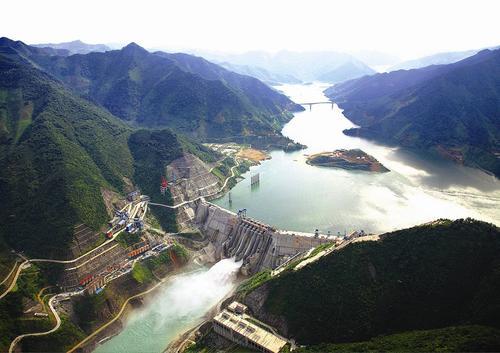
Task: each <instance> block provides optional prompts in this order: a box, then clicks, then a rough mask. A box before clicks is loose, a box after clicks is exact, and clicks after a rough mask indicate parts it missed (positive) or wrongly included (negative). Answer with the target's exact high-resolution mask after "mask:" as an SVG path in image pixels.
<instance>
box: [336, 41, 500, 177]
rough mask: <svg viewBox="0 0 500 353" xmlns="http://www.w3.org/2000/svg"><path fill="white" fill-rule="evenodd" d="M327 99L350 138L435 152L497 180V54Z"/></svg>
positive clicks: (341, 89) (393, 77)
mask: <svg viewBox="0 0 500 353" xmlns="http://www.w3.org/2000/svg"><path fill="white" fill-rule="evenodd" d="M326 94H327V96H328V97H329V98H331V99H332V100H334V101H335V102H337V103H338V104H339V106H340V107H341V108H343V109H344V114H345V115H346V117H347V118H349V119H350V120H352V121H353V122H354V123H356V124H357V125H359V126H360V128H359V129H350V130H347V131H346V133H347V134H349V135H356V136H361V137H366V138H372V139H375V140H378V141H381V142H384V143H389V144H396V145H401V146H404V147H409V148H414V149H417V150H422V151H433V152H437V153H439V154H441V155H444V156H446V157H447V158H451V159H453V160H456V161H457V162H459V163H465V164H467V165H471V166H475V167H479V168H482V169H485V170H487V171H490V172H491V173H493V174H495V175H496V176H497V177H498V176H500V157H499V156H500V50H494V51H491V50H484V51H481V52H480V53H478V54H476V55H474V56H472V57H470V58H467V59H465V60H462V61H459V62H457V63H454V64H450V65H437V66H429V67H426V68H422V69H415V70H409V71H404V70H401V71H394V72H390V73H384V74H377V75H373V76H368V77H362V78H360V79H357V80H352V81H347V82H345V83H342V84H339V85H336V86H333V87H331V88H329V89H327V90H326Z"/></svg>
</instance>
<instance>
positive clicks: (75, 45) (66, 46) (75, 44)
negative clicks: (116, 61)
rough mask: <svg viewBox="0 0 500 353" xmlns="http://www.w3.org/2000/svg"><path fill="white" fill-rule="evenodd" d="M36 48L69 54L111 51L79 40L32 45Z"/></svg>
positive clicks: (99, 45) (102, 46)
mask: <svg viewBox="0 0 500 353" xmlns="http://www.w3.org/2000/svg"><path fill="white" fill-rule="evenodd" d="M32 46H34V47H38V48H47V47H48V48H54V49H62V50H67V51H68V53H69V54H88V53H92V52H105V51H109V50H111V48H109V47H108V46H106V45H104V44H87V43H84V42H82V41H81V40H74V41H72V42H64V43H46V44H32Z"/></svg>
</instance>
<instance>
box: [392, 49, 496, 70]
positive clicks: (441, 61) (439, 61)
mask: <svg viewBox="0 0 500 353" xmlns="http://www.w3.org/2000/svg"><path fill="white" fill-rule="evenodd" d="M489 49H492V50H494V49H498V47H492V48H489ZM481 50H482V49H476V50H465V51H455V52H445V53H437V54H433V55H429V56H424V57H421V58H418V59H413V60H408V61H403V62H401V63H398V64H396V65H394V66H391V67H390V68H388V69H387V71H396V70H410V69H418V68H421V67H426V66H430V65H446V64H453V63H455V62H457V61H460V60H463V59H465V58H468V57H470V56H472V55H475V54H477V53H478V52H479V51H481Z"/></svg>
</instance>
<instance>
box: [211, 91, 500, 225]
mask: <svg viewBox="0 0 500 353" xmlns="http://www.w3.org/2000/svg"><path fill="white" fill-rule="evenodd" d="M325 88H326V86H323V85H321V84H313V85H285V86H280V87H279V89H280V90H282V91H283V92H284V93H285V94H286V95H288V96H290V97H291V98H292V100H294V101H295V102H314V101H325V100H327V98H326V97H325V96H324V95H323V93H322V91H323V89H325ZM354 126H355V125H354V124H352V123H351V122H350V121H349V120H347V119H346V118H345V117H344V115H343V114H342V110H341V109H339V108H338V107H337V106H335V107H334V109H332V107H331V106H329V105H317V106H313V108H312V110H311V111H309V109H308V110H307V111H305V112H301V113H297V114H295V117H294V118H293V119H292V120H291V121H290V122H289V123H288V124H287V125H286V126H285V127H284V129H283V134H284V135H285V136H288V137H290V138H291V139H293V140H295V141H298V142H300V143H302V144H305V145H307V146H308V148H307V149H306V150H302V151H298V152H293V153H285V152H281V151H275V152H272V153H271V156H272V159H271V160H268V161H265V162H263V163H262V164H261V165H259V166H256V167H252V168H251V170H250V171H249V172H247V173H246V174H245V175H244V177H245V178H246V179H245V180H244V181H242V182H240V183H239V184H238V185H237V186H236V187H235V188H234V189H233V190H232V191H231V196H232V201H233V202H232V205H229V202H228V195H226V196H224V197H223V198H221V199H219V200H216V201H215V203H216V204H218V205H220V206H223V207H225V208H227V209H231V210H233V211H235V210H238V209H240V208H246V209H247V214H248V215H249V216H251V217H254V218H257V219H260V220H263V221H264V222H266V223H269V224H272V225H274V226H277V227H279V228H282V229H290V230H297V231H305V232H312V231H313V230H314V229H316V228H318V229H320V230H321V231H323V232H326V231H332V232H333V233H334V234H336V233H337V232H344V231H349V230H354V229H364V230H365V231H369V232H383V231H388V230H392V229H396V228H401V227H408V226H412V225H415V224H419V223H423V222H427V221H430V220H434V219H436V218H441V217H445V218H452V219H454V218H461V217H474V218H478V219H482V220H485V221H489V222H493V223H496V224H499V223H500V182H499V181H498V180H496V179H495V178H494V177H492V176H490V175H488V174H486V173H483V172H481V171H479V170H475V169H472V168H467V167H463V166H459V165H456V164H453V163H451V162H449V161H445V160H440V159H429V158H423V157H420V156H417V155H415V154H412V153H409V152H404V151H401V150H400V149H397V148H389V147H385V146H381V145H377V144H375V143H372V142H370V141H367V140H363V139H360V138H355V137H349V136H345V135H344V134H343V133H342V131H343V130H344V129H347V128H350V127H354ZM338 148H360V149H362V150H364V151H365V152H367V153H368V154H371V155H373V156H374V157H375V158H377V159H378V160H379V161H381V162H382V163H383V164H384V165H385V166H386V167H387V168H389V169H390V170H391V171H390V172H389V173H383V174H375V173H370V172H364V171H347V170H342V169H334V168H325V167H316V166H310V165H307V164H306V162H305V161H306V155H308V154H312V153H317V152H323V151H332V150H334V149H338ZM255 173H260V184H259V186H258V187H254V188H251V187H250V175H251V174H255Z"/></svg>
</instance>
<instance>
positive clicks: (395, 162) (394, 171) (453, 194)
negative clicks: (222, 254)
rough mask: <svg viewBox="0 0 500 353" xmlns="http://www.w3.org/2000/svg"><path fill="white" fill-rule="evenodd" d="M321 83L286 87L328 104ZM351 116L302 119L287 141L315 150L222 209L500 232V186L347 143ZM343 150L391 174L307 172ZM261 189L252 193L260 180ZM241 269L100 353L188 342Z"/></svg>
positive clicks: (306, 219) (186, 284)
mask: <svg viewBox="0 0 500 353" xmlns="http://www.w3.org/2000/svg"><path fill="white" fill-rule="evenodd" d="M324 88H326V86H323V85H321V84H312V85H286V86H280V87H279V89H280V90H282V91H283V92H284V93H285V94H287V95H288V96H290V97H291V98H292V100H294V101H295V102H309V101H310V102H313V101H325V100H326V98H325V96H324V95H323V93H322V90H323V89H324ZM353 126H354V125H353V124H352V123H351V122H350V121H349V120H347V119H346V118H345V117H344V115H343V114H342V111H341V110H340V109H339V108H338V107H337V106H334V108H333V109H332V107H331V105H316V106H314V107H313V108H312V110H311V111H309V110H306V111H304V112H301V113H297V114H295V117H294V118H293V119H292V120H291V121H290V122H289V123H288V124H287V125H286V126H285V127H284V129H283V134H284V135H286V136H288V137H290V138H291V139H293V140H295V141H297V142H300V143H302V144H305V145H307V146H308V148H307V149H305V150H301V151H297V152H293V153H285V152H281V151H274V152H271V157H272V159H270V160H267V161H264V162H263V163H262V164H261V165H259V166H254V167H252V168H251V169H250V171H248V172H247V173H246V174H244V177H245V179H244V180H243V181H241V182H240V183H238V184H237V185H236V186H235V187H234V188H233V189H232V190H231V196H232V204H231V205H229V200H228V196H227V195H225V196H224V197H222V198H220V199H218V200H216V201H214V202H215V203H216V204H218V205H220V206H222V207H225V208H227V209H231V210H233V211H236V210H238V209H241V208H246V209H247V215H249V216H251V217H254V218H256V219H258V220H261V221H263V222H266V223H268V224H271V225H273V226H277V227H279V228H282V229H289V230H297V231H305V232H313V231H314V230H315V229H316V228H317V229H319V230H320V231H321V232H325V233H326V232H327V231H331V232H332V233H333V234H337V232H341V233H343V232H345V231H349V230H354V229H363V230H365V231H367V232H383V231H389V230H392V229H396V228H401V227H409V226H412V225H415V224H419V223H423V222H427V221H430V220H434V219H436V218H440V217H441V218H443V217H446V218H459V217H474V218H478V219H482V220H486V221H489V222H494V223H497V224H498V223H499V221H500V214H499V207H498V205H499V204H500V182H499V181H498V180H496V179H495V178H494V177H492V176H490V175H488V174H485V173H483V172H481V171H479V170H475V169H471V168H466V167H463V166H459V165H456V164H453V163H451V162H448V161H444V160H440V159H429V158H422V157H420V156H418V155H415V154H412V153H409V152H404V151H401V150H399V149H396V148H389V147H384V146H381V145H378V144H374V143H372V142H369V141H366V140H362V139H359V138H353V137H348V136H345V135H344V134H343V133H342V130H344V129H347V128H350V127H353ZM338 148H360V149H362V150H363V151H365V152H366V153H368V154H370V155H372V156H374V157H375V158H377V159H378V160H379V161H380V162H382V163H383V164H384V165H385V166H386V167H387V168H389V169H390V172H389V173H381V174H377V173H370V172H363V171H348V170H343V169H333V168H323V167H316V166H311V165H308V164H306V162H305V161H306V155H308V154H312V153H317V152H324V151H332V150H334V149H338ZM256 173H259V174H260V183H259V184H258V185H257V186H254V187H251V186H250V176H251V175H253V174H256ZM239 266H240V264H238V263H235V262H234V261H233V260H231V259H225V260H222V261H220V262H218V263H217V264H215V265H214V266H213V267H212V268H210V269H209V270H208V269H206V268H198V269H196V270H195V271H194V272H190V273H186V274H182V275H179V276H177V277H175V278H172V279H171V280H169V281H167V282H166V283H165V284H163V285H162V286H161V288H159V289H158V290H157V291H156V292H155V293H154V294H152V295H149V296H147V297H146V299H145V305H144V307H143V308H142V309H139V310H137V311H134V312H133V313H132V314H131V317H130V318H129V319H128V320H127V322H126V323H125V327H124V329H123V331H122V332H120V333H119V334H118V335H116V336H115V337H113V338H111V339H110V340H108V341H106V342H105V343H104V344H102V345H100V346H98V347H97V349H96V351H95V352H97V353H132V352H134V353H135V352H155V353H160V352H163V350H164V349H165V348H166V347H167V345H168V344H169V343H170V342H171V341H172V340H174V339H175V338H176V337H177V336H178V335H179V334H181V333H183V332H185V331H187V330H189V329H190V328H193V327H194V326H196V325H197V324H198V323H199V322H200V320H201V319H202V317H203V315H204V314H205V313H206V312H207V311H208V310H209V309H210V308H211V307H213V306H214V305H215V304H216V303H217V302H219V301H220V300H221V299H222V298H223V297H224V296H225V295H227V293H229V292H230V291H231V290H232V289H234V287H235V285H236V284H235V283H236V273H237V272H238V269H239Z"/></svg>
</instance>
